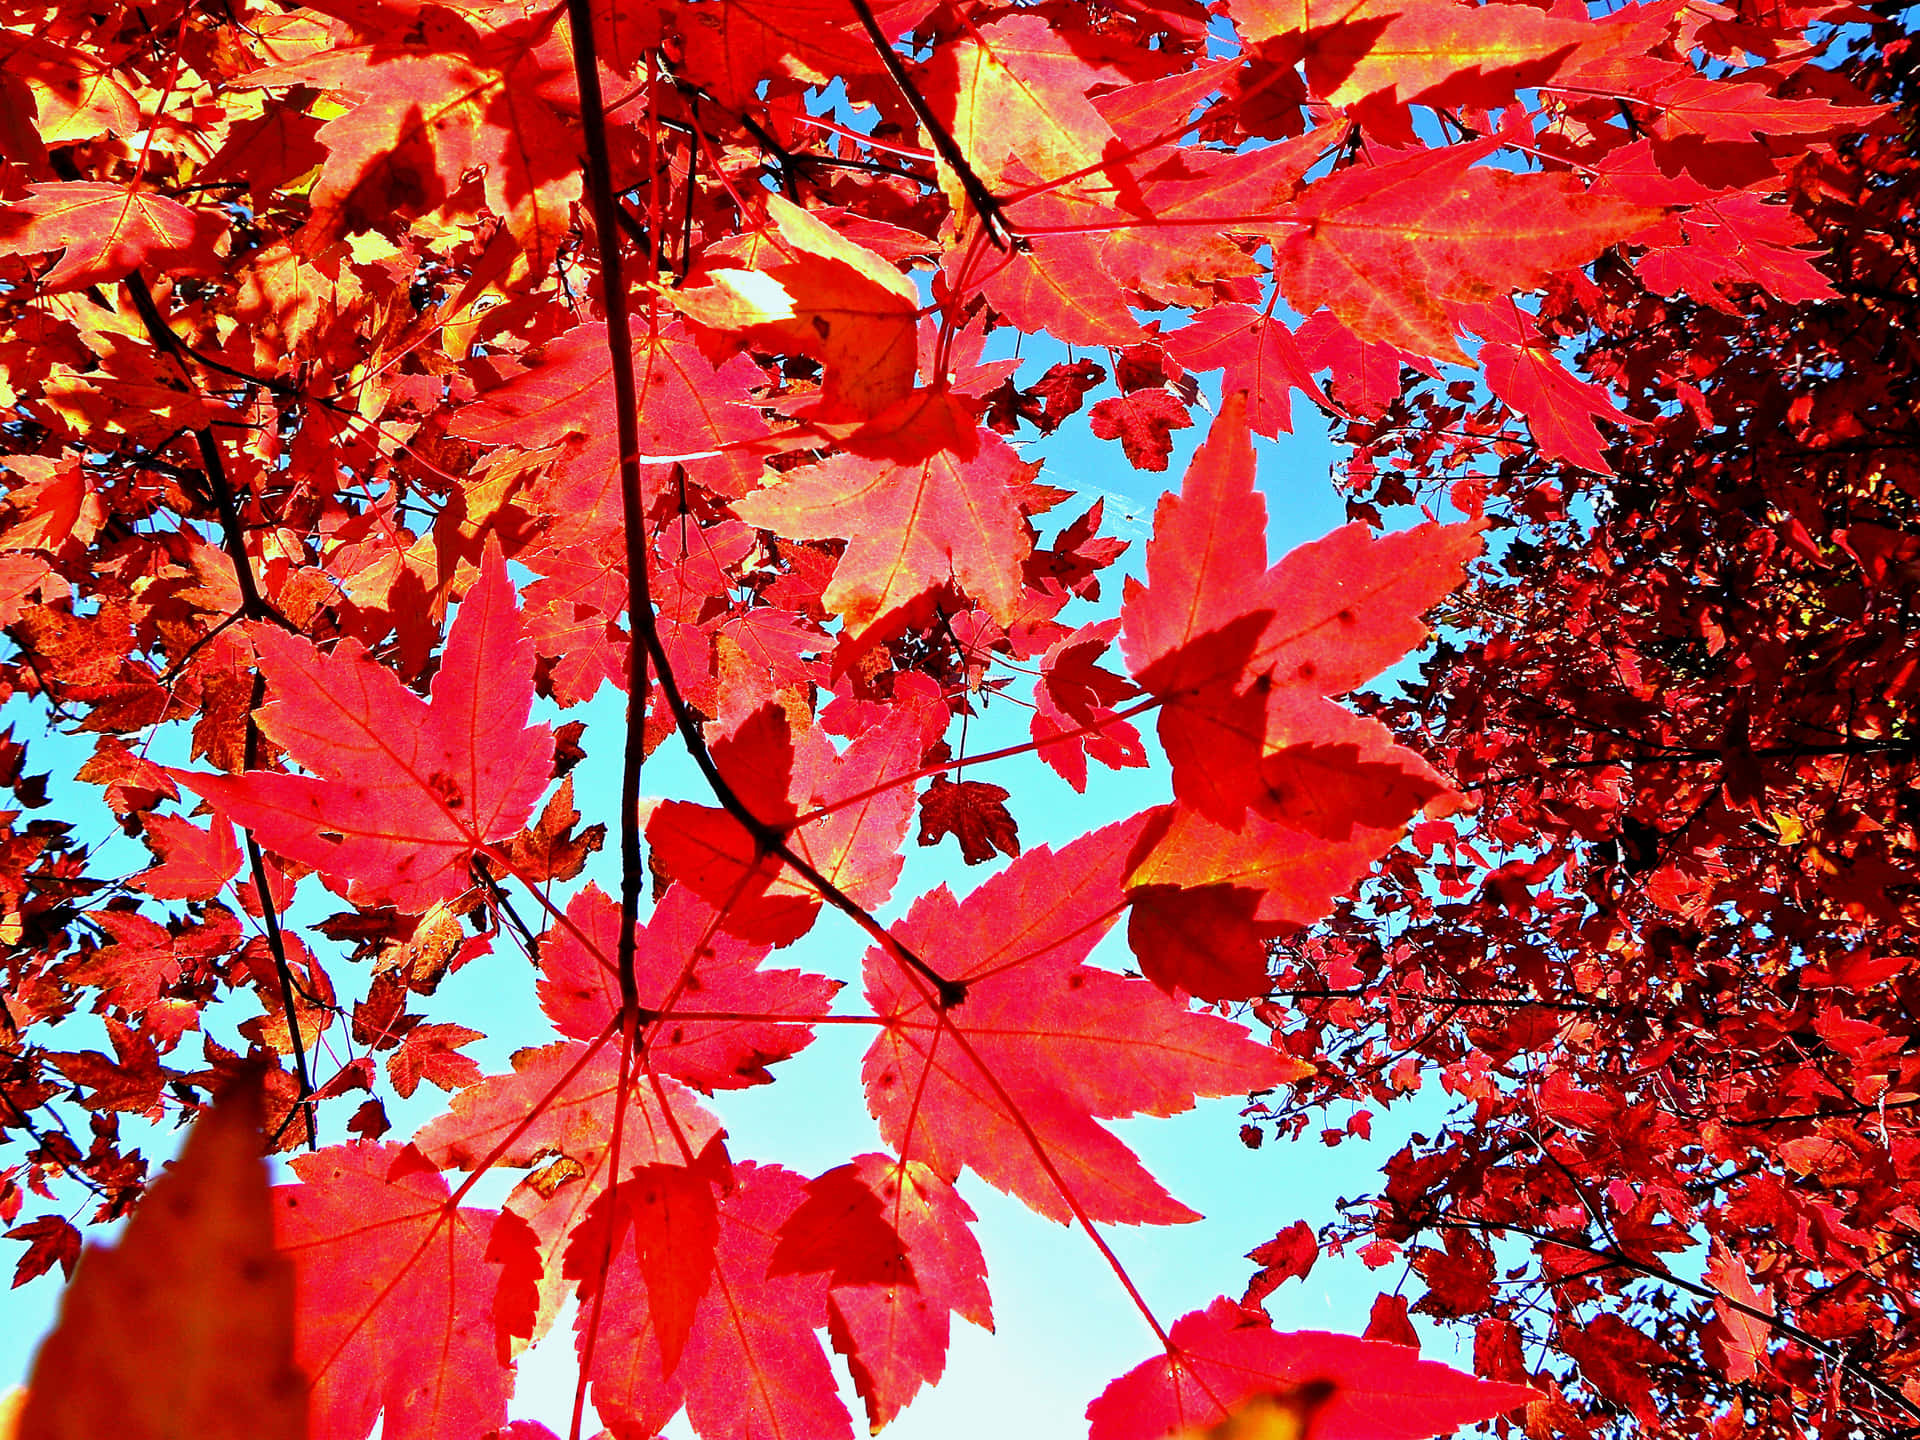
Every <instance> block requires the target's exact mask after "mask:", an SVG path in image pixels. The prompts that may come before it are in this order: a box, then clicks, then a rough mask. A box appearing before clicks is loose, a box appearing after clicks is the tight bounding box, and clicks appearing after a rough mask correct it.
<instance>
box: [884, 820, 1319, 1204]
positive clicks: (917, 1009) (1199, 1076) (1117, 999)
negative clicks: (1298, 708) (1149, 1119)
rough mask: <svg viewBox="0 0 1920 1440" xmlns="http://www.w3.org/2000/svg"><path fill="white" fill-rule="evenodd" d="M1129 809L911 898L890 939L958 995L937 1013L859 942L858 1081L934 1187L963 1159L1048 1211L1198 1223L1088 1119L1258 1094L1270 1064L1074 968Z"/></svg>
mask: <svg viewBox="0 0 1920 1440" xmlns="http://www.w3.org/2000/svg"><path fill="white" fill-rule="evenodd" d="M1140 829H1141V822H1140V821H1139V820H1138V819H1135V820H1132V821H1125V822H1122V823H1120V824H1117V825H1109V826H1107V827H1106V828H1105V829H1102V830H1096V831H1095V832H1093V833H1092V834H1091V835H1088V836H1086V837H1084V838H1082V839H1080V840H1077V841H1075V842H1074V843H1073V844H1071V845H1069V846H1067V847H1066V848H1064V849H1062V850H1060V851H1058V852H1056V851H1053V850H1050V849H1048V848H1047V847H1045V846H1041V847H1039V848H1038V849H1034V850H1030V851H1028V852H1027V853H1026V854H1025V855H1023V856H1021V857H1020V859H1018V860H1016V861H1015V862H1014V863H1013V864H1012V865H1010V866H1009V867H1008V868H1007V869H1006V870H1004V871H1002V872H1001V873H1000V874H998V875H995V876H994V877H993V878H991V879H990V880H988V881H987V882H986V883H985V884H984V885H982V886H981V887H980V888H979V889H977V890H975V891H974V892H973V893H972V894H971V895H969V896H968V897H967V898H966V900H965V901H959V900H956V899H955V898H954V897H953V895H952V894H951V893H950V892H949V891H948V890H947V889H946V888H945V887H944V886H942V887H941V888H939V889H937V890H934V891H932V892H930V893H929V894H926V895H923V896H921V897H920V898H919V899H918V900H916V901H915V902H914V904H913V908H912V909H911V910H909V911H908V912H907V918H906V919H905V920H904V921H903V922H901V923H900V924H898V925H896V926H895V927H894V929H893V933H894V934H895V935H896V936H898V937H899V939H900V940H901V941H902V943H904V944H905V945H907V946H908V947H910V948H911V949H912V950H913V951H914V953H915V954H918V955H920V956H921V957H922V958H924V959H925V960H926V961H927V962H928V963H929V964H930V965H932V966H933V968H934V969H935V970H936V971H938V972H939V973H941V974H943V975H946V976H948V977H949V978H951V979H954V980H957V981H959V982H960V983H962V984H964V985H965V986H966V987H967V1000H966V1003H965V1005H963V1006H959V1007H956V1008H954V1009H952V1010H947V1011H942V1010H941V1009H940V1008H939V1007H938V1006H937V1005H936V1004H935V1003H934V1000H933V998H932V997H931V996H930V995H929V994H928V993H927V991H926V990H925V988H924V983H923V982H919V981H918V978H917V977H916V976H912V975H910V974H909V973H907V972H903V971H902V969H901V968H900V966H899V964H898V962H897V961H896V960H895V959H894V958H893V957H892V956H891V955H890V954H888V953H887V952H885V951H882V950H879V949H874V950H870V951H869V952H868V953H867V958H866V962H865V965H864V971H863V973H864V975H865V981H866V991H867V1001H868V1003H869V1004H870V1005H871V1006H872V1007H873V1011H874V1013H875V1014H876V1015H878V1016H880V1017H881V1018H882V1019H883V1021H885V1023H886V1028H885V1029H884V1030H882V1031H881V1033H880V1035H879V1036H878V1037H877V1038H876V1039H875V1041H874V1042H873V1045H872V1046H871V1047H870V1048H869V1049H868V1051H867V1054H866V1059H865V1061H864V1063H863V1065H862V1070H861V1073H862V1075H863V1076H864V1078H865V1080H866V1087H867V1107H868V1109H870V1110H871V1111H872V1112H873V1114H874V1118H875V1119H877V1120H878V1121H879V1122H880V1130H881V1133H882V1134H883V1135H885V1136H886V1138H887V1141H888V1143H889V1144H891V1145H893V1146H895V1147H896V1149H897V1150H898V1152H899V1154H900V1156H901V1158H903V1159H906V1160H918V1161H921V1162H923V1163H925V1164H926V1165H928V1166H929V1167H931V1168H932V1169H933V1170H934V1171H935V1172H936V1173H937V1174H939V1175H941V1176H943V1177H944V1178H947V1179H949V1180H951V1179H952V1178H954V1177H955V1176H957V1175H958V1174H959V1172H960V1170H961V1168H962V1167H963V1166H964V1167H968V1168H971V1169H972V1170H974V1171H975V1172H976V1173H978V1174H979V1175H980V1176H981V1178H982V1179H984V1180H986V1181H987V1182H988V1183H989V1184H991V1185H994V1186H996V1187H997V1188H999V1189H1002V1190H1005V1191H1007V1192H1009V1193H1010V1194H1013V1195H1015V1196H1017V1197H1018V1198H1019V1199H1020V1200H1022V1201H1024V1202H1025V1203H1026V1204H1027V1205H1028V1206H1029V1207H1030V1208H1032V1209H1033V1210H1035V1211H1037V1212H1038V1213H1040V1214H1042V1215H1045V1216H1047V1217H1048V1218H1049V1219H1054V1220H1060V1221H1063V1222H1064V1221H1066V1220H1068V1219H1070V1218H1071V1217H1072V1216H1073V1215H1074V1213H1075V1211H1076V1209H1077V1210H1078V1211H1079V1212H1080V1213H1083V1214H1084V1215H1086V1216H1087V1217H1089V1218H1091V1219H1094V1220H1120V1221H1126V1222H1128V1223H1133V1224H1140V1223H1153V1224H1170V1223H1178V1222H1180V1221H1183V1220H1192V1219H1196V1218H1198V1217H1197V1216H1196V1215H1195V1214H1194V1212H1193V1211H1191V1210H1189V1209H1188V1208H1187V1207H1186V1206H1184V1205H1182V1204H1181V1203H1180V1202H1179V1201H1177V1200H1175V1199H1174V1198H1173V1197H1172V1196H1171V1195H1169V1194H1167V1192H1166V1191H1165V1190H1163V1189H1162V1188H1161V1187H1160V1185H1159V1182H1157V1181H1156V1180H1154V1178H1153V1177H1152V1176H1151V1175H1149V1174H1148V1173H1147V1171H1146V1170H1145V1168H1144V1167H1143V1166H1142V1165H1141V1164H1140V1162H1139V1160H1138V1159H1136V1158H1135V1157H1134V1154H1133V1152H1132V1151H1131V1150H1129V1149H1128V1148H1127V1147H1126V1146H1125V1145H1123V1144H1122V1143H1121V1142H1120V1141H1119V1140H1118V1139H1116V1138H1115V1137H1114V1136H1113V1134H1112V1133H1111V1132H1110V1131H1108V1130H1106V1129H1104V1128H1103V1127H1101V1126H1100V1125H1099V1124H1098V1123H1097V1122H1098V1120H1100V1119H1116V1118H1120V1117H1124V1116H1127V1115H1135V1114H1141V1113H1145V1114H1153V1115H1173V1114H1178V1113H1179V1112H1180V1111H1182V1110H1186V1109H1188V1108H1190V1107H1191V1106H1192V1105H1193V1103H1194V1101H1195V1099H1197V1098H1199V1097H1201V1096H1207V1095H1227V1094H1232V1093H1235V1092H1236V1091H1244V1090H1251V1089H1258V1088H1259V1087H1260V1086H1262V1085H1265V1084H1270V1083H1272V1082H1273V1079H1274V1077H1275V1076H1276V1075H1277V1074H1278V1073H1279V1071H1280V1069H1281V1066H1280V1063H1279V1060H1278V1057H1276V1056H1275V1055H1274V1054H1273V1053H1272V1052H1271V1051H1269V1050H1266V1049H1264V1048H1263V1047H1261V1046H1258V1045H1255V1044H1253V1043H1252V1042H1250V1041H1249V1040H1248V1039H1247V1038H1246V1035H1245V1032H1244V1031H1242V1030H1241V1029H1240V1027H1239V1026H1237V1025H1233V1024H1231V1023H1229V1022H1227V1021H1225V1020H1221V1019H1219V1018H1218V1017H1217V1016H1212V1015H1206V1014H1195V1013H1191V1012H1189V1011H1188V1010H1187V1009H1186V1007H1185V1006H1184V1005H1181V1004H1176V1003H1175V1002H1174V1001H1172V1000H1170V999H1168V998H1167V997H1166V996H1165V995H1163V994H1161V993H1160V992H1159V991H1158V990H1156V989H1155V988H1154V987H1153V986H1152V985H1150V984H1149V983H1148V982H1146V981H1144V980H1130V979H1127V978H1125V977H1123V976H1120V975H1116V974H1114V973H1113V972H1111V971H1106V970H1097V969H1093V968H1091V967H1089V966H1087V965H1085V964H1084V963H1082V962H1083V960H1084V958H1085V956H1086V954H1087V952H1088V951H1089V950H1091V949H1092V948H1093V946H1094V943H1095V942H1096V941H1097V940H1098V939H1099V938H1100V936H1101V935H1102V934H1104V933H1105V931H1106V929H1107V928H1108V927H1109V926H1110V925H1111V924H1112V923H1113V922H1114V921H1115V920H1116V919H1118V918H1119V916H1120V912H1121V911H1122V909H1123V908H1124V907H1125V893H1124V890H1123V881H1124V879H1125V875H1126V871H1127V869H1128V859H1129V856H1130V855H1131V853H1132V851H1133V848H1134V845H1135V843H1136V841H1137V840H1138V838H1139V834H1140Z"/></svg>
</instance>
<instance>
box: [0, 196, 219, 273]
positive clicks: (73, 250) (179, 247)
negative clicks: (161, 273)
mask: <svg viewBox="0 0 1920 1440" xmlns="http://www.w3.org/2000/svg"><path fill="white" fill-rule="evenodd" d="M226 231H227V225H226V221H224V220H222V219H219V218H218V217H216V216H213V215H209V214H207V213H206V212H204V211H201V210H192V209H189V208H188V207H187V206H185V205H182V204H180V203H179V201H177V200H169V199H167V198H166V197H165V196H163V195H154V194H150V193H148V192H147V191H144V190H140V189H135V188H129V187H127V186H124V185H105V184H100V183H98V182H96V181H92V180H61V181H55V182H52V183H50V184H44V185H32V186H29V187H28V189H27V196H26V198H25V199H24V200H15V201H11V202H9V204H8V206H7V209H6V213H5V215H4V216H0V255H38V254H43V253H45V252H46V251H49V250H59V251H61V252H62V253H61V255H60V258H59V259H58V260H56V261H55V262H54V263H53V265H52V266H51V267H50V268H49V269H48V270H47V271H46V273H44V274H43V275H41V276H39V278H38V279H37V280H36V282H35V283H36V285H37V286H38V287H39V288H40V289H41V290H45V291H55V290H84V289H86V288H87V287H88V286H89V285H98V284H100V283H102V282H104V281H108V280H118V279H119V278H120V277H121V276H123V275H127V274H129V273H131V272H132V271H135V270H138V269H140V268H141V267H142V266H145V265H156V266H160V267H162V268H163V269H167V270H171V271H173V272H174V273H176V274H184V273H188V272H194V273H205V271H206V269H207V267H208V263H209V261H210V260H211V259H212V256H213V250H214V247H215V246H216V245H218V244H219V243H220V242H221V241H222V240H223V239H225V238H226Z"/></svg>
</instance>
